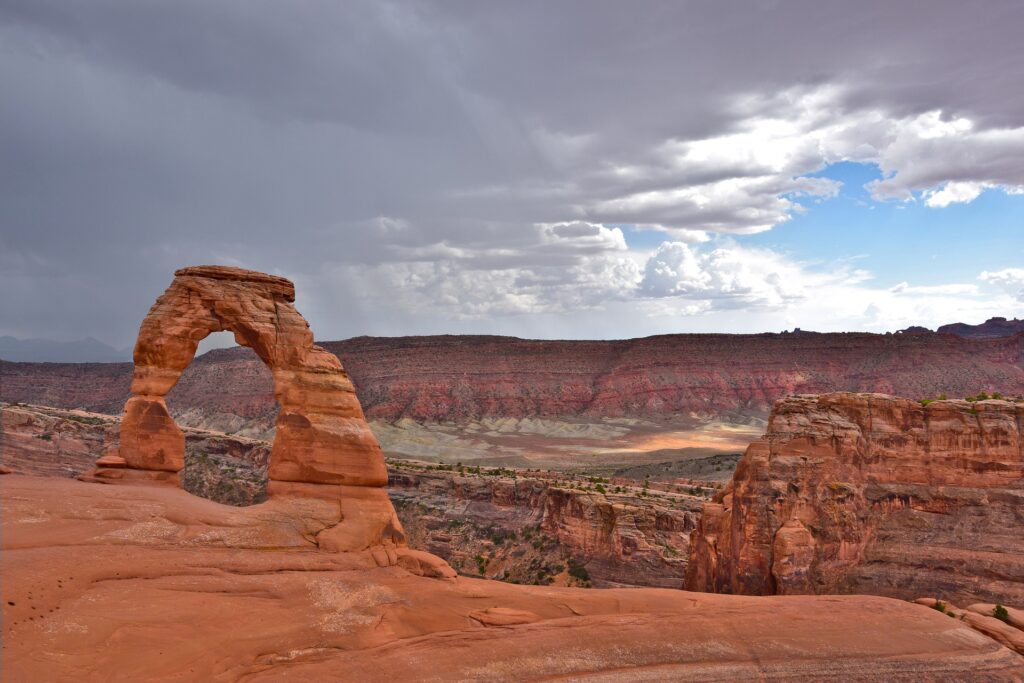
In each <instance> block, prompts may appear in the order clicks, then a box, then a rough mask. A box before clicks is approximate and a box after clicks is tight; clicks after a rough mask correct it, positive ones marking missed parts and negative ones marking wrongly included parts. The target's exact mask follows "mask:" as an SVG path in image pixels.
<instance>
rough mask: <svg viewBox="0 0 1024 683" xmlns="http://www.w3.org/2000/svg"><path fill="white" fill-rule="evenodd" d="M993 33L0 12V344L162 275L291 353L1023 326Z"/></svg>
mask: <svg viewBox="0 0 1024 683" xmlns="http://www.w3.org/2000/svg"><path fill="white" fill-rule="evenodd" d="M1022 33H1024V3H1021V2H1019V1H1017V0H1013V1H1010V2H1001V1H999V0H989V1H987V2H985V3H978V4H975V3H964V2H940V1H928V2H914V1H911V0H907V1H903V2H899V3H892V2H861V3H849V2H821V1H820V0H816V1H814V2H800V1H797V0H792V1H789V0H787V1H786V2H773V1H768V0H765V1H756V0H751V1H749V2H745V3H714V2H682V1H673V2H665V3H662V2H655V1H653V0H652V1H646V2H643V3H638V4H634V3H622V2H602V1H597V0H595V1H590V0H588V1H586V2H582V1H581V2H569V1H557V2H551V1H550V0H546V1H543V2H532V1H529V0H527V1H517V2H513V3H509V2H501V3H499V2H477V1H466V2H454V1H453V2H429V1H417V2H410V3H404V2H379V1H377V2H359V1H357V0H352V1H346V2H343V3H338V2H333V1H332V2H307V1H301V0H300V1H297V2H289V3H275V2H262V1H255V2H254V1H252V0H234V1H232V0H218V1H217V2H209V1H208V0H168V1H165V2H162V1H158V0H148V1H145V2H127V1H125V0H121V1H118V2H111V1H109V0H90V2H88V3H77V2H66V1H65V0H4V1H3V2H2V3H0V93H2V95H0V291H2V292H3V296H2V297H0V335H9V336H13V337H17V338H20V339H29V338H41V339H52V340H74V339H82V338H87V337H90V338H95V339H98V340H100V341H102V342H104V343H106V344H109V345H111V346H115V347H117V348H127V347H130V346H131V345H132V343H133V342H134V338H135V335H136V333H137V330H138V325H139V323H140V321H141V320H142V318H143V317H144V315H145V313H146V311H147V310H148V307H149V306H150V305H151V304H152V302H153V300H154V299H155V298H156V297H157V296H158V295H159V294H160V293H161V292H162V291H163V289H164V288H165V287H166V286H167V285H168V284H169V283H170V281H171V279H172V277H173V272H174V270H175V269H176V268H179V267H182V266H186V265H196V264H211V263H217V264H228V265H237V266H241V267H246V268H251V269H255V270H261V271H265V272H270V273H275V274H278V275H283V276H285V277H288V278H290V279H292V280H293V281H294V282H295V284H296V287H297V292H298V296H297V302H296V303H297V306H298V307H299V310H300V311H301V312H302V313H303V314H304V315H305V316H306V318H307V319H308V320H309V321H310V323H311V325H312V327H313V330H314V333H315V335H316V337H317V338H318V339H323V340H329V339H341V338H347V337H352V336H357V335H364V334H365V335H410V334H443V333H452V334H461V333H484V334H508V335H516V336H520V337H532V338H625V337H637V336H645V335H650V334H664V333H675V332H763V331H781V330H785V329H793V328H795V327H800V328H802V329H805V330H818V331H854V330H863V331H875V332H883V331H894V330H898V329H901V328H904V327H907V326H910V325H923V326H927V327H931V328H934V327H936V326H938V325H941V324H944V323H949V322H957V321H963V322H968V323H979V322H982V321H983V320H985V319H987V318H988V317H991V316H996V315H1001V316H1006V317H1014V316H1024V88H1022V87H1021V84H1022V83H1024V41H1022V40H1021V34H1022Z"/></svg>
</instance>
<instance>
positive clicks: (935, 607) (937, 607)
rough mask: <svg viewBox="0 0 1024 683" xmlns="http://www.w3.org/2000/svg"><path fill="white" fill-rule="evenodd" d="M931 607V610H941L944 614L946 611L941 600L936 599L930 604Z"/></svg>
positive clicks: (944, 604)
mask: <svg viewBox="0 0 1024 683" xmlns="http://www.w3.org/2000/svg"><path fill="white" fill-rule="evenodd" d="M932 609H933V610H938V611H939V612H942V613H943V614H945V613H946V603H944V602H942V600H936V601H935V604H934V605H932Z"/></svg>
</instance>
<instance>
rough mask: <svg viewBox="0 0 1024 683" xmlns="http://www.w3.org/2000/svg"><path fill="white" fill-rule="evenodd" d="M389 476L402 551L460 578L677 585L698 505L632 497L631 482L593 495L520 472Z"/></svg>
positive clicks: (405, 468)
mask: <svg viewBox="0 0 1024 683" xmlns="http://www.w3.org/2000/svg"><path fill="white" fill-rule="evenodd" d="M392 466H393V467H394V468H395V469H394V470H393V472H392V475H391V478H390V494H391V499H392V501H393V502H394V503H395V507H396V509H397V510H398V516H399V518H400V519H401V520H402V524H403V526H404V528H405V531H406V533H407V534H408V537H409V543H410V545H412V546H413V547H418V548H422V549H424V550H428V551H430V552H432V553H434V554H435V555H438V556H440V557H443V558H444V559H445V560H447V561H448V562H449V564H451V565H452V566H453V567H455V568H456V569H457V570H459V572H460V573H462V574H476V575H483V576H486V577H488V578H499V579H502V580H510V581H513V582H516V583H535V582H537V583H540V584H546V583H557V584H565V583H567V582H568V583H579V584H583V585H593V586H596V587H608V586H657V587H664V588H678V587H679V586H680V585H682V583H683V580H684V577H685V572H686V559H687V555H688V551H689V535H690V532H691V531H692V530H693V528H694V527H695V525H696V521H697V517H698V511H699V510H700V505H701V500H702V499H700V498H697V497H695V496H690V495H682V494H676V493H671V494H669V493H664V492H655V493H646V492H643V493H642V490H641V488H640V483H639V482H634V485H633V486H631V487H623V486H613V485H612V484H606V485H604V486H603V487H602V488H607V490H608V492H607V493H600V492H599V491H597V490H594V487H593V486H592V485H589V489H590V490H578V489H576V488H570V487H569V486H567V485H566V484H567V483H568V482H567V481H563V482H559V481H558V480H552V479H549V478H540V477H539V476H537V477H531V476H530V475H529V473H527V474H526V476H523V473H522V472H520V473H517V474H518V476H516V477H515V478H512V476H511V475H512V472H509V476H480V475H475V474H472V473H466V474H459V473H458V472H457V471H455V472H449V471H416V470H413V469H411V465H410V464H408V463H399V462H395V463H392ZM582 481H583V484H586V480H585V479H583V480H582ZM577 485H580V483H579V482H577ZM641 495H642V496H643V497H641ZM573 564H576V565H578V566H579V567H582V568H583V569H585V570H586V571H585V574H582V573H581V574H582V575H583V576H586V577H587V579H586V580H585V581H573V577H572V574H571V573H570V569H571V567H572V565H573ZM577 573H580V572H579V570H577Z"/></svg>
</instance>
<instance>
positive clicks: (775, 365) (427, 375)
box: [0, 332, 1024, 435]
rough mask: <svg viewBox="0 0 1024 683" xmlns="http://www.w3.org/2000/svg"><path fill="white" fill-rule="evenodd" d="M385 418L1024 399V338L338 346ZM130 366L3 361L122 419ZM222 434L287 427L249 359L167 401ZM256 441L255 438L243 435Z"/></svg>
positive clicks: (201, 363)
mask: <svg viewBox="0 0 1024 683" xmlns="http://www.w3.org/2000/svg"><path fill="white" fill-rule="evenodd" d="M321 345H322V346H323V347H324V348H326V349H327V350H328V351H331V352H332V353H335V354H336V355H337V356H338V357H339V358H340V359H341V361H342V363H344V366H345V369H346V370H347V371H348V373H349V374H350V376H351V377H352V380H353V382H354V384H355V386H356V389H357V391H358V393H359V400H360V402H361V403H362V406H363V409H364V410H365V411H366V413H367V415H368V416H369V417H370V418H372V419H378V420H397V419H400V418H402V417H408V418H411V419H415V420H420V421H445V420H448V421H455V422H465V421H467V420H478V419H482V418H485V417H498V418H502V417H533V416H548V417H560V418H569V417H576V418H595V419H600V418H604V417H610V416H627V417H638V418H665V419H673V420H674V419H678V418H680V417H684V418H688V417H689V416H690V415H696V416H698V417H701V418H703V419H707V418H712V419H740V420H742V419H745V418H749V417H751V416H753V417H759V418H763V417H765V416H766V415H767V413H768V411H769V409H770V407H771V405H772V403H773V402H774V401H776V400H778V399H780V398H782V397H784V396H787V395H790V394H794V393H822V392H832V391H869V392H883V393H889V394H896V395H900V396H908V397H911V398H934V397H936V396H938V395H939V394H941V393H946V394H948V395H949V396H951V397H961V396H967V395H974V394H977V393H978V392H979V391H981V390H985V391H993V390H994V391H1000V392H1002V393H1003V394H1004V395H1018V394H1024V335H1018V336H1015V337H1005V338H993V339H962V338H959V337H956V336H953V335H947V334H935V333H925V334H892V335H879V334H861V333H856V334H853V333H851V334H815V333H808V332H800V333H791V334H758V335H726V334H687V335H666V336H658V337H648V338H644V339H629V340H622V341H530V340H524V339H516V338H513V337H480V336H439V337H397V338H379V337H377V338H375V337H358V338H355V339H348V340H346V341H339V342H324V343H322V344H321ZM130 374H131V366H130V365H127V364H123V363H122V364H111V365H106V364H96V363H83V364H78V365H72V364H61V363H6V362H0V380H2V381H0V400H5V401H11V402H13V401H22V402H26V403H38V404H43V405H53V406H58V407H65V408H74V407H78V408H85V409H89V410H95V411H98V412H113V413H119V412H120V410H121V406H122V405H123V401H124V399H126V398H127V397H128V385H129V383H130V379H129V375H130ZM167 401H168V405H169V406H170V408H171V410H172V412H173V413H174V414H175V415H176V416H181V415H185V414H189V413H190V412H195V411H199V412H201V413H202V415H203V416H204V419H208V420H210V422H207V423H205V424H198V423H192V424H193V426H202V427H205V428H208V429H214V430H217V431H227V432H233V431H237V430H238V429H256V430H258V429H265V428H266V427H267V426H269V425H272V424H273V421H274V411H275V409H276V408H275V404H274V398H273V391H272V381H271V375H270V373H269V371H267V370H266V368H265V367H264V366H263V364H262V363H261V362H260V361H259V360H258V359H257V357H256V356H255V354H253V353H252V352H251V351H248V350H247V349H223V350H215V351H211V352H210V353H208V354H205V355H204V356H202V357H201V358H199V359H197V360H196V362H195V363H193V364H192V365H191V366H189V367H188V369H186V370H185V372H184V373H183V374H182V377H181V380H180V381H179V383H178V385H177V386H176V387H175V388H174V389H173V390H172V391H171V392H170V394H169V395H168V398H167ZM243 433H245V434H248V435H251V434H252V433H253V432H243Z"/></svg>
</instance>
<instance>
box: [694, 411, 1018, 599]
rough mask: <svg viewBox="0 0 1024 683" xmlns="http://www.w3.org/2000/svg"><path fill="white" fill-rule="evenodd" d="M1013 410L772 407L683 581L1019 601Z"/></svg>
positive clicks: (738, 587)
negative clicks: (760, 435) (767, 420)
mask: <svg viewBox="0 0 1024 683" xmlns="http://www.w3.org/2000/svg"><path fill="white" fill-rule="evenodd" d="M1022 425H1024V404H1020V403H1012V402H1007V401H995V400H989V401H978V402H967V401H960V400H955V401H935V402H932V403H929V404H927V405H924V406H922V405H921V404H920V403H918V402H916V401H910V400H907V399H902V398H895V397H891V396H884V395H879V394H849V393H838V394H828V395H823V396H800V397H792V398H789V399H785V400H782V401H779V402H778V403H777V404H776V406H775V409H774V411H773V413H772V416H771V418H770V420H769V424H768V431H767V433H766V434H765V436H764V437H763V438H762V439H761V440H760V441H758V442H755V443H753V444H751V446H750V447H749V448H748V449H747V452H746V454H745V455H744V457H743V459H742V460H741V461H740V463H739V465H738V467H737V469H736V473H735V476H734V478H733V481H732V482H731V483H730V484H729V485H728V486H727V487H726V488H725V489H723V490H722V491H721V492H720V493H719V495H718V496H716V499H715V501H714V502H712V503H709V504H707V505H705V506H704V512H703V516H702V519H701V521H700V524H699V526H698V528H697V529H696V530H695V531H694V533H693V535H692V536H691V542H690V564H689V567H688V570H687V583H686V585H687V586H688V587H689V588H691V589H694V590H706V591H714V592H729V593H744V594H752V595H770V594H798V593H803V594H806V593H874V594H878V595H889V596H894V597H902V598H907V599H911V598H914V597H916V596H918V595H922V594H931V595H938V596H939V597H941V598H942V599H944V600H955V601H959V602H969V601H977V600H987V601H1004V602H1009V603H1011V604H1024V519H1022V518H1021V514H1020V511H1021V510H1022V509H1024V442H1022V438H1021V434H1022V428H1021V427H1022Z"/></svg>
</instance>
